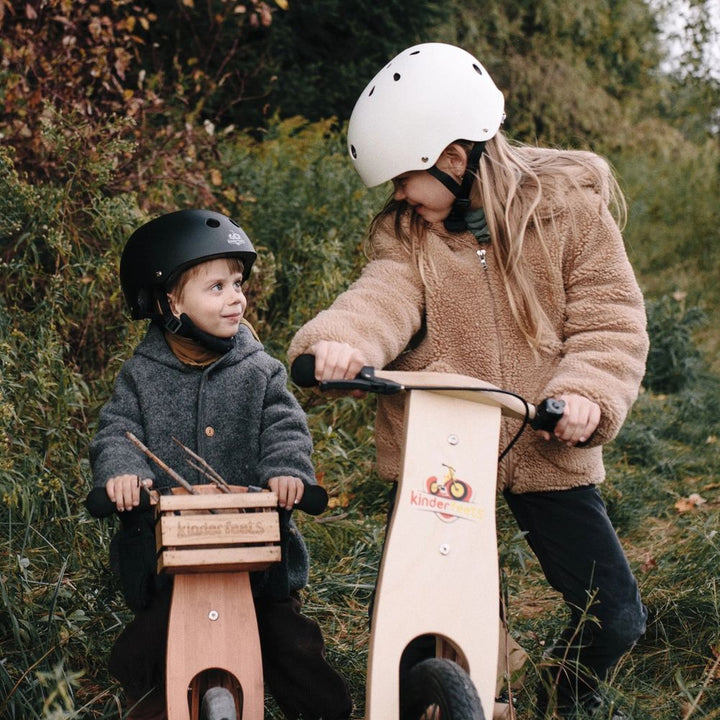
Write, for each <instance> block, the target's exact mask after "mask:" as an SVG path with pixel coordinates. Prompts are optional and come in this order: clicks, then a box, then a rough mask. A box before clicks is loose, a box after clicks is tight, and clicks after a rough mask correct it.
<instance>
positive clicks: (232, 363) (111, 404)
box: [90, 324, 316, 591]
mask: <svg viewBox="0 0 720 720" xmlns="http://www.w3.org/2000/svg"><path fill="white" fill-rule="evenodd" d="M128 431H129V432H131V433H133V434H134V435H135V436H136V437H137V438H138V439H139V440H141V441H142V442H143V443H144V444H145V445H146V446H147V447H148V448H149V449H150V450H151V451H152V452H153V453H155V454H156V455H157V456H158V457H159V458H160V459H161V460H163V461H164V462H165V463H166V464H167V465H168V466H170V467H171V468H172V469H173V470H175V471H176V472H178V473H179V474H180V475H181V476H182V477H184V478H185V479H186V480H187V481H188V482H190V483H191V484H198V483H204V482H207V480H205V479H204V478H203V477H202V476H201V475H200V474H199V473H198V472H197V471H196V470H194V469H193V468H191V467H190V465H188V463H187V457H186V455H185V453H184V452H183V450H182V448H180V447H179V446H178V445H177V444H176V443H175V442H174V441H173V437H175V438H177V439H178V440H179V441H180V442H181V443H183V444H184V445H186V446H187V447H189V448H190V449H191V450H193V451H194V452H196V453H197V454H198V455H200V456H201V457H203V458H204V459H205V460H206V461H207V462H208V463H209V464H210V465H211V466H212V467H213V468H214V469H215V470H216V471H217V472H218V473H219V474H220V475H221V476H222V477H223V478H224V479H225V480H226V481H227V482H228V483H229V484H231V485H255V486H259V487H267V484H268V481H269V480H270V478H273V477H278V476H282V475H292V476H294V477H299V478H300V479H301V480H302V481H303V483H305V484H307V485H314V484H315V483H316V480H315V473H314V469H313V465H312V460H311V454H312V440H311V437H310V433H309V430H308V427H307V421H306V417H305V414H304V412H303V410H302V408H301V407H300V405H299V404H298V402H297V400H296V399H295V397H294V396H293V395H292V393H291V392H290V391H289V390H288V389H287V374H286V372H285V368H284V367H283V365H282V363H280V362H279V361H278V360H276V359H275V358H273V357H271V356H270V355H268V354H267V353H266V352H265V351H264V349H263V346H262V344H261V343H259V342H258V341H257V340H255V338H253V337H252V334H251V333H250V331H249V330H248V328H246V327H244V326H241V327H240V330H239V332H238V334H237V335H236V338H235V347H234V348H233V349H232V350H230V352H228V353H226V354H225V355H223V356H222V357H221V358H219V359H218V360H217V361H215V362H214V363H213V364H212V365H210V366H209V367H205V368H198V367H192V366H189V365H185V364H184V363H182V362H181V361H180V360H179V359H178V358H177V357H176V356H175V355H174V354H173V352H172V351H171V349H170V347H169V346H168V344H167V343H166V341H165V338H164V335H163V332H162V330H161V329H160V328H159V327H157V326H156V325H154V324H151V325H150V326H149V328H148V332H147V334H146V336H145V338H144V339H143V340H142V341H141V342H140V344H139V345H138V347H137V348H136V350H135V353H134V354H133V356H132V357H131V358H130V359H129V360H127V361H126V362H125V363H124V364H123V366H122V368H121V370H120V373H119V374H118V377H117V380H116V383H115V389H114V392H113V394H112V396H111V398H110V400H109V401H108V402H107V403H106V404H105V405H104V407H103V408H102V410H101V411H100V417H99V423H98V430H97V433H96V435H95V436H94V438H93V440H92V442H91V444H90V462H91V466H92V472H93V480H94V484H95V485H96V486H100V487H104V486H105V484H106V483H107V481H108V480H109V479H110V478H112V477H115V476H117V475H122V474H129V475H139V476H140V477H141V478H152V479H153V481H154V486H155V488H156V489H158V490H160V491H162V490H164V489H167V488H170V487H172V486H174V485H175V482H174V481H173V480H172V479H171V478H170V476H169V475H167V473H165V472H164V471H163V470H161V469H160V468H159V467H157V466H156V465H155V464H154V463H153V462H152V461H151V460H149V459H148V458H146V457H145V455H144V454H143V453H142V452H141V451H140V450H138V449H137V448H136V447H135V446H134V445H133V444H132V443H131V442H130V440H128V439H127V437H126V435H125V433H126V432H128ZM283 565H284V566H285V569H286V571H287V580H288V590H289V591H295V590H299V589H301V588H302V587H304V586H305V585H306V584H307V578H308V554H307V549H306V547H305V543H304V541H303V539H302V537H301V535H300V533H299V531H298V529H297V527H296V526H295V524H294V523H293V522H292V520H291V521H290V523H289V538H288V539H287V542H286V543H284V557H283Z"/></svg>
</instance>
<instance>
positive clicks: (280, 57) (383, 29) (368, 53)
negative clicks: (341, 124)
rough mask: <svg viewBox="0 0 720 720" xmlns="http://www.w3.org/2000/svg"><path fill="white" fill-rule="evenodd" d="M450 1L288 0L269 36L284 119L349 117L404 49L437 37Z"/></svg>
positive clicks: (275, 96) (274, 100)
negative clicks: (361, 96)
mask: <svg viewBox="0 0 720 720" xmlns="http://www.w3.org/2000/svg"><path fill="white" fill-rule="evenodd" d="M451 7H452V4H451V3H439V2H437V1H436V0H386V2H382V3H378V2H374V1H373V0H355V2H353V3H352V6H350V5H348V3H347V2H343V0H312V1H311V2H292V0H291V2H290V3H289V7H288V10H287V12H285V13H282V14H281V15H279V16H277V18H276V22H275V24H274V25H273V27H272V30H271V33H270V35H269V41H270V42H269V47H270V55H271V56H272V57H273V59H274V60H275V63H276V73H277V80H276V82H275V83H274V85H273V89H272V92H271V94H270V96H269V100H270V103H271V106H272V107H273V108H274V109H276V111H277V112H279V113H280V114H281V115H282V117H292V116H294V115H302V116H303V117H305V118H307V119H309V120H320V119H322V118H328V117H333V116H334V117H338V118H340V119H341V120H347V119H349V117H350V113H351V112H352V109H353V106H354V105H355V101H356V100H357V98H358V95H359V94H360V93H361V92H362V89H363V88H364V87H365V85H366V84H367V83H368V82H370V79H371V78H372V77H373V76H374V75H375V73H376V72H377V71H378V70H379V69H380V68H381V67H382V66H383V65H384V64H385V63H386V62H387V61H388V60H389V59H390V58H392V57H393V56H395V55H397V53H399V52H400V51H401V50H404V49H405V48H406V47H409V46H410V45H414V44H416V43H418V42H427V41H429V40H433V39H435V38H434V37H433V35H434V33H435V32H436V28H437V27H438V26H442V24H443V23H444V22H445V21H446V20H447V18H448V17H449V15H450V12H451Z"/></svg>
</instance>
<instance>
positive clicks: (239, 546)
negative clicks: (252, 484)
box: [156, 485, 280, 720]
mask: <svg viewBox="0 0 720 720" xmlns="http://www.w3.org/2000/svg"><path fill="white" fill-rule="evenodd" d="M231 488H232V490H233V492H232V493H229V494H225V493H223V494H221V493H220V492H219V491H218V489H217V487H216V486H214V485H197V486H195V489H196V490H197V491H198V493H199V494H197V495H190V494H187V493H186V492H185V491H183V490H182V489H181V488H178V489H176V490H177V493H176V494H173V495H161V496H160V499H159V503H158V505H157V506H156V516H157V525H156V537H157V547H158V572H166V573H171V574H173V575H174V578H173V594H172V604H171V607H170V618H169V626H168V639H167V665H166V696H167V713H168V718H169V720H196V718H198V717H199V705H200V690H199V686H200V685H199V684H200V680H199V679H200V678H201V676H202V675H203V673H205V672H207V671H213V673H214V675H215V676H217V677H219V678H220V682H222V684H223V685H225V686H226V687H228V689H230V690H231V691H233V692H234V693H235V695H236V703H237V705H238V708H239V707H240V706H241V707H242V710H241V711H240V710H238V717H237V720H263V717H264V690H263V674H262V656H261V653H260V641H259V638H258V629H257V620H256V617H255V605H254V603H253V597H252V592H251V590H250V576H249V574H248V573H249V572H250V571H251V570H260V569H263V568H266V567H268V565H270V564H271V563H273V562H277V561H279V560H280V546H279V541H280V526H279V520H278V512H277V496H276V495H275V493H271V492H262V493H249V492H246V488H239V487H233V486H231ZM238 701H239V702H238Z"/></svg>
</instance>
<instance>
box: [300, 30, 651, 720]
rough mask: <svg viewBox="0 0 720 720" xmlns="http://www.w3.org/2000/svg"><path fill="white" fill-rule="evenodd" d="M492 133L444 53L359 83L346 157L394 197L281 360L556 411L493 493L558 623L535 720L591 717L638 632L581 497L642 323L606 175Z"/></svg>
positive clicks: (339, 375) (388, 449)
mask: <svg viewBox="0 0 720 720" xmlns="http://www.w3.org/2000/svg"><path fill="white" fill-rule="evenodd" d="M503 119H504V100H503V96H502V94H501V92H500V91H499V90H498V89H497V87H496V86H495V85H494V83H493V81H492V80H491V79H490V77H489V76H488V74H487V72H486V71H485V69H484V68H483V66H482V65H481V64H480V63H479V62H478V61H477V59H475V58H474V57H473V56H472V55H470V54H469V53H467V52H465V51H464V50H462V49H460V48H456V47H453V46H450V45H444V44H437V43H429V44H423V45H417V46H415V47H411V48H409V49H407V50H405V51H404V52H402V53H401V54H400V55H398V56H397V57H396V58H395V59H393V60H392V61H391V62H390V63H389V64H388V65H386V67H385V68H383V69H382V70H381V71H380V72H379V73H378V74H377V75H376V76H375V78H373V80H372V81H371V82H370V84H369V85H368V86H367V88H366V89H365V91H364V92H363V93H362V95H361V96H360V98H359V100H358V101H357V104H356V106H355V109H354V110H353V114H352V117H351V119H350V125H349V129H348V147H349V152H350V156H351V159H352V162H353V163H354V165H355V168H356V169H357V171H358V173H359V174H360V177H361V178H362V180H363V181H364V182H365V184H366V185H368V186H374V185H378V184H380V183H383V182H386V181H388V180H391V181H392V182H393V194H392V197H391V198H390V200H389V201H388V203H387V204H386V206H385V207H384V208H383V209H382V210H381V211H380V213H379V214H378V215H377V216H376V217H375V219H374V220H373V222H372V225H371V228H370V233H369V242H368V246H369V262H368V264H367V266H366V267H365V269H364V270H363V272H362V274H361V276H360V278H359V279H358V280H357V281H356V282H355V283H354V284H352V285H351V286H350V288H349V289H348V290H347V291H346V292H344V293H343V294H341V295H340V296H339V297H338V298H337V299H336V300H335V302H334V303H333V304H332V305H331V307H330V308H329V309H327V310H325V311H323V312H321V313H320V314H319V315H318V316H317V317H316V318H314V319H313V320H311V321H310V322H309V323H307V324H306V325H305V326H304V327H302V328H301V329H300V330H299V332H298V333H297V334H296V336H295V337H294V339H293V341H292V344H291V347H290V350H289V356H290V359H291V360H293V359H294V358H295V357H297V356H298V355H300V354H302V353H311V354H313V355H315V368H316V377H317V379H318V380H330V379H347V378H351V377H353V376H355V374H356V373H357V372H358V371H359V370H360V368H361V367H362V366H364V365H373V366H376V367H389V368H391V369H393V370H429V371H441V372H442V371H445V372H452V373H462V374H466V375H471V376H475V377H480V378H483V379H486V380H489V381H490V382H492V383H494V384H496V385H499V386H501V387H505V388H509V389H512V390H514V391H516V392H518V393H520V394H521V395H523V396H524V397H527V398H529V399H532V400H533V401H535V402H539V401H540V400H542V399H543V398H546V397H553V398H559V399H562V400H564V401H565V413H564V415H563V417H562V419H561V420H560V422H559V423H558V425H557V427H556V429H555V431H554V433H553V435H552V436H550V434H548V433H545V432H538V433H532V432H526V433H525V434H524V435H523V437H521V439H520V441H519V442H518V443H517V445H515V446H514V448H513V450H512V451H511V453H510V454H509V455H508V457H507V458H506V459H505V460H504V461H503V463H502V464H501V466H500V468H499V485H500V489H501V490H502V492H503V493H504V496H505V498H506V499H507V502H508V504H509V506H510V509H511V510H512V512H513V514H514V516H515V518H516V519H517V522H518V524H519V526H520V527H521V529H522V530H523V531H525V532H526V534H527V535H526V536H527V539H528V542H529V543H530V546H531V548H532V549H533V551H534V552H535V554H536V555H537V557H538V560H539V562H540V564H541V566H542V568H543V571H544V573H545V575H546V577H547V579H548V581H549V583H550V584H551V585H552V586H553V587H554V588H555V589H556V590H557V591H559V592H560V593H562V595H563V598H564V600H565V603H566V604H567V606H568V608H569V611H570V622H569V624H568V626H567V629H566V631H565V632H564V633H563V635H562V637H561V638H560V640H559V641H558V642H557V644H556V646H555V647H554V648H553V650H552V656H553V660H552V662H550V663H549V665H548V667H549V669H548V670H547V677H546V682H544V683H543V687H542V688H541V689H540V692H539V700H538V704H537V717H545V716H546V713H551V712H553V711H554V712H555V713H556V716H557V717H561V718H565V719H568V718H576V717H587V716H588V715H590V716H593V713H598V716H599V713H600V712H601V711H602V704H603V699H602V697H601V695H600V694H599V691H598V685H599V681H601V680H602V679H603V678H605V677H606V676H607V674H608V672H609V671H610V670H611V669H612V668H613V667H614V666H615V665H616V663H617V661H618V660H619V658H620V657H621V656H622V655H623V654H624V653H625V652H626V651H628V650H629V649H630V648H631V647H632V646H633V644H634V643H635V642H636V641H637V639H638V638H639V637H640V636H641V635H642V633H643V632H644V630H645V620H646V616H647V612H646V609H645V607H644V606H643V604H642V602H641V600H640V597H639V593H638V587H637V583H636V581H635V579H634V577H633V575H632V572H631V570H630V568H629V566H628V562H627V560H626V558H625V556H624V553H623V551H622V548H621V546H620V543H619V541H618V538H617V535H616V533H615V531H614V529H613V527H612V525H611V523H610V520H609V519H608V515H607V512H606V509H605V506H604V504H603V501H602V499H601V497H600V494H599V492H598V489H597V485H598V484H599V483H601V482H602V480H603V478H604V467H603V461H602V445H603V444H604V443H606V442H608V441H609V440H612V439H613V437H615V435H616V434H617V432H618V430H619V429H620V427H621V425H622V423H623V421H624V419H625V417H626V415H627V413H628V410H629V408H630V407H631V405H632V403H633V401H634V400H635V398H636V396H637V392H638V388H639V384H640V381H641V379H642V376H643V372H644V366H645V358H646V354H647V350H648V339H647V334H646V330H645V313H644V304H643V298H642V295H641V293H640V290H639V288H638V285H637V282H636V280H635V277H634V274H633V271H632V268H631V266H630V264H629V262H628V259H627V256H626V253H625V250H624V247H623V241H622V238H621V235H620V232H619V229H618V223H617V222H616V221H615V219H614V218H613V215H612V214H611V210H615V211H617V213H616V214H617V215H618V218H622V215H623V211H624V202H623V199H622V197H621V194H620V192H619V189H618V186H617V184H616V182H615V180H614V178H613V176H612V174H611V172H610V170H609V168H608V166H607V164H606V163H605V162H604V161H603V160H601V159H600V158H599V157H598V156H596V155H594V154H592V153H589V152H562V151H557V150H542V149H538V148H531V147H524V146H519V145H515V144H511V143H510V142H509V141H508V140H507V139H506V138H505V137H504V136H503V134H502V132H501V130H500V126H501V124H502V121H503ZM402 402H403V401H402V397H401V396H400V395H392V396H380V397H379V398H378V413H377V419H376V443H377V461H378V468H379V471H380V473H381V474H382V475H383V476H385V477H387V478H388V479H389V480H393V479H396V478H397V473H398V470H399V466H400V446H401V438H402V421H403V408H402ZM513 431H514V428H512V427H508V428H505V429H504V434H505V437H504V438H502V439H501V445H502V446H503V447H504V445H505V444H506V441H507V439H508V438H509V437H511V436H512V433H513ZM585 611H589V614H590V616H591V618H590V619H589V620H588V619H587V618H586V617H585V618H584V619H583V614H584V612H585ZM549 690H551V692H548V691H549ZM603 717H608V715H607V711H605V712H604V714H603ZM614 717H616V718H619V717H622V715H621V714H619V713H618V712H617V711H616V714H615V715H614Z"/></svg>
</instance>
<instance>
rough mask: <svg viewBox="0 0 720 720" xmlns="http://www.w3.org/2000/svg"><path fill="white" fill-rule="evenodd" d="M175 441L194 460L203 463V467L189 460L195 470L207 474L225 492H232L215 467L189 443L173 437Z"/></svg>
mask: <svg viewBox="0 0 720 720" xmlns="http://www.w3.org/2000/svg"><path fill="white" fill-rule="evenodd" d="M173 442H174V443H176V444H178V445H179V446H180V447H181V448H182V449H183V450H184V451H185V452H186V453H187V454H188V455H189V456H190V457H191V458H192V459H193V460H196V461H197V462H198V463H200V465H202V468H200V467H198V466H197V465H193V464H192V463H191V462H190V461H189V460H188V464H189V465H190V467H192V468H194V469H195V470H199V471H200V472H201V473H202V474H203V475H205V477H207V478H209V479H210V480H212V481H213V482H214V483H215V484H216V485H217V486H218V487H219V488H221V489H222V491H223V492H226V493H229V492H230V487H229V485H228V484H227V483H226V482H225V480H224V479H223V478H222V477H221V476H220V474H219V473H218V472H217V471H216V470H215V468H213V467H211V466H210V464H209V463H208V462H207V461H206V460H205V459H204V458H201V457H200V456H199V455H198V454H197V453H196V452H193V451H192V450H191V449H190V448H189V447H188V446H187V445H183V444H182V443H181V442H180V441H179V440H178V439H177V438H176V437H173Z"/></svg>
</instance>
